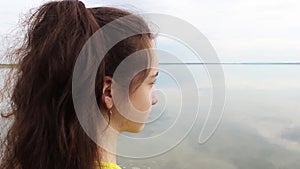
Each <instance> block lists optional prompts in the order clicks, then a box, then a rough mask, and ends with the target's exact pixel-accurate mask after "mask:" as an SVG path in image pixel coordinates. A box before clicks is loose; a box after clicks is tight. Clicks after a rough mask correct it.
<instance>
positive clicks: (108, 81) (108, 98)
mask: <svg viewBox="0 0 300 169" xmlns="http://www.w3.org/2000/svg"><path fill="white" fill-rule="evenodd" d="M111 85H112V78H111V77H110V76H105V77H104V79H103V89H102V101H103V102H104V103H105V106H106V108H107V109H111V108H112V107H113V100H112V90H111Z"/></svg>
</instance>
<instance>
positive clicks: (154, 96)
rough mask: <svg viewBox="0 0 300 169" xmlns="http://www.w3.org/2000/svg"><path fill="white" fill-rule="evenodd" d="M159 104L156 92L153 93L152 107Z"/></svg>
mask: <svg viewBox="0 0 300 169" xmlns="http://www.w3.org/2000/svg"><path fill="white" fill-rule="evenodd" d="M157 102H158V99H157V97H156V94H155V92H154V91H152V105H155V104H156V103H157Z"/></svg>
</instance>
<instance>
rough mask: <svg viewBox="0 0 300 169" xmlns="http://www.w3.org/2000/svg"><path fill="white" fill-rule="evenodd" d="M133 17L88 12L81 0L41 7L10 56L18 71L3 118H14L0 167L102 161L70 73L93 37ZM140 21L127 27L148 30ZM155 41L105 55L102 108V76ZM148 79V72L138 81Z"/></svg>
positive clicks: (130, 43)
mask: <svg viewBox="0 0 300 169" xmlns="http://www.w3.org/2000/svg"><path fill="white" fill-rule="evenodd" d="M130 14H131V13H130V12H128V11H125V10H121V9H117V8H112V7H98V8H86V7H85V5H84V4H83V3H82V2H80V1H56V2H48V3H46V4H44V5H42V6H41V7H40V8H38V10H36V12H34V13H33V14H32V15H31V16H30V18H29V19H28V20H27V21H26V22H25V23H26V25H27V26H28V30H27V33H26V35H25V38H24V41H23V44H22V46H21V47H20V48H17V49H15V50H14V53H13V54H12V55H8V56H7V57H16V58H17V59H16V60H17V67H16V71H14V76H10V78H13V79H7V81H6V82H7V83H6V86H5V88H4V89H3V90H2V92H1V97H2V99H3V98H4V96H5V93H8V94H9V93H10V92H9V91H8V89H9V88H11V94H10V95H9V99H10V107H11V109H10V112H8V113H7V112H6V113H4V112H1V115H2V117H3V118H9V117H13V122H12V125H11V126H10V128H9V130H8V132H7V135H6V137H5V140H3V141H2V144H1V150H2V151H3V157H2V160H1V164H0V168H1V169H15V168H18V169H67V168H68V169H92V168H95V160H98V161H99V162H100V160H101V154H100V153H99V151H98V146H97V144H96V143H94V142H93V141H92V140H91V139H90V138H89V137H88V136H87V134H86V133H85V132H84V130H83V129H82V127H81V126H80V124H79V122H78V119H77V117H76V113H75V110H74V105H73V101H72V71H73V68H74V64H75V62H76V59H77V56H78V55H79V53H80V50H81V48H82V47H83V45H84V44H85V42H86V41H87V40H88V39H89V38H90V37H91V36H92V35H93V33H95V32H96V31H97V30H98V29H99V28H101V27H103V26H104V25H106V24H107V23H109V22H111V21H113V20H115V19H118V18H119V17H123V16H126V15H130ZM136 18H137V19H138V20H139V23H135V22H134V21H131V22H130V21H128V23H123V24H125V25H126V26H129V27H131V28H132V29H136V28H141V29H149V28H148V26H147V24H146V23H145V22H144V21H143V19H142V18H141V17H138V16H136ZM137 24H138V26H137ZM107 38H109V37H107ZM152 39H153V36H152V35H151V34H150V33H147V34H139V35H135V36H132V37H129V38H127V39H124V40H122V41H121V42H119V43H118V44H117V45H115V46H114V47H113V48H112V49H110V50H109V52H108V53H107V54H106V55H105V57H104V60H103V61H102V62H101V64H100V67H99V70H98V73H97V77H96V86H95V93H96V98H97V102H98V103H99V107H101V106H103V102H102V100H101V98H102V88H103V77H104V76H105V75H109V76H111V75H112V74H113V73H114V71H115V69H116V68H117V66H118V65H119V64H120V63H121V62H122V60H124V59H125V58H126V57H127V56H129V55H130V54H132V53H133V52H135V51H137V50H140V49H143V48H150V46H151V45H150V42H151V40H152ZM146 76H147V72H144V74H143V75H142V76H140V77H139V78H138V79H139V80H138V81H140V82H141V81H142V80H143V79H144V78H145V77H146ZM108 115H109V114H108Z"/></svg>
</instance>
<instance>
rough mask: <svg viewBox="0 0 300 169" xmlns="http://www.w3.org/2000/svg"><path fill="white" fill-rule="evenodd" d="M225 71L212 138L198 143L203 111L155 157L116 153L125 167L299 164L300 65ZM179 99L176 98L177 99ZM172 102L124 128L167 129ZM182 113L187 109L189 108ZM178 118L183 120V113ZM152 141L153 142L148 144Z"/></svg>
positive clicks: (205, 91)
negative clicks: (220, 113) (142, 123)
mask: <svg viewBox="0 0 300 169" xmlns="http://www.w3.org/2000/svg"><path fill="white" fill-rule="evenodd" d="M168 66H171V65H168ZM203 66H204V65H191V66H190V68H191V70H192V71H193V72H194V74H195V78H196V79H195V80H196V81H197V83H198V85H199V86H198V90H199V93H200V94H201V95H202V96H203V97H202V98H207V99H205V100H202V102H201V104H202V105H205V106H207V105H209V103H210V99H211V97H210V96H211V90H210V84H209V79H208V78H207V76H206V75H205V73H204V72H203ZM199 72H201V73H199ZM1 73H2V74H3V71H2V72H1ZM224 73H225V78H226V94H227V97H226V98H227V99H226V109H225V113H224V117H223V120H222V122H221V125H220V126H219V128H218V130H217V131H216V133H215V134H214V135H213V137H212V138H211V139H210V140H209V141H208V142H206V143H205V144H198V137H199V133H200V129H201V127H202V124H203V122H204V118H203V116H199V117H198V119H197V121H196V124H195V126H194V127H193V129H192V131H191V132H190V133H189V134H188V136H187V137H186V138H185V139H184V140H183V141H182V142H181V143H180V144H179V145H178V146H176V147H175V148H173V149H171V150H170V151H168V152H166V153H164V154H162V155H159V156H155V157H152V158H145V159H131V158H124V157H118V163H119V164H120V166H122V167H123V168H124V169H125V168H126V169H137V168H140V169H150V168H153V169H165V168H172V169H183V168H186V169H192V168H201V169H214V168H222V169H237V168H243V169H253V168H256V169H274V168H281V169H293V168H299V166H300V135H299V133H300V106H299V100H300V67H299V65H224ZM178 74H180V70H178ZM182 76H183V78H184V75H182ZM158 81H159V82H158V83H159V84H158V85H159V87H161V89H162V90H164V89H166V90H167V89H170V87H171V86H170V84H169V83H168V81H166V79H164V78H162V76H161V77H160V79H159V80H158ZM188 83H189V82H187V84H186V87H188ZM193 92H195V91H193ZM174 99H175V100H176V98H174ZM176 104H177V102H176V101H174V105H176ZM191 106H192V105H191ZM174 107H175V106H172V105H169V106H168V107H166V109H165V111H166V112H168V113H166V114H162V115H161V116H160V117H159V118H157V120H156V121H154V122H152V123H149V124H147V125H146V127H145V130H144V131H143V132H141V133H139V134H131V133H126V134H127V135H128V136H131V137H147V136H149V135H156V134H158V133H161V132H163V130H165V129H167V128H168V127H169V126H170V125H171V124H172V122H173V121H174V119H175V115H174V114H172V112H173V111H174V110H173V109H174ZM1 108H3V107H1ZM154 110H155V109H154ZM182 113H185V114H187V115H188V114H189V112H188V110H187V109H185V112H182ZM179 120H180V122H181V123H182V125H185V119H179ZM3 125H4V123H3V121H2V119H1V131H3V129H4V127H3ZM1 133H3V132H1ZM174 134H176V133H174ZM1 137H2V136H1ZM162 141H163V140H162ZM151 146H153V145H149V148H151ZM154 146H155V145H154ZM135 148H136V147H135V145H132V147H128V149H129V150H130V149H135Z"/></svg>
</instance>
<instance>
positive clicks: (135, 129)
mask: <svg viewBox="0 0 300 169" xmlns="http://www.w3.org/2000/svg"><path fill="white" fill-rule="evenodd" d="M144 127H145V124H144V123H135V124H134V125H132V126H131V127H130V128H129V129H128V130H127V132H130V133H139V132H141V131H142V130H144Z"/></svg>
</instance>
